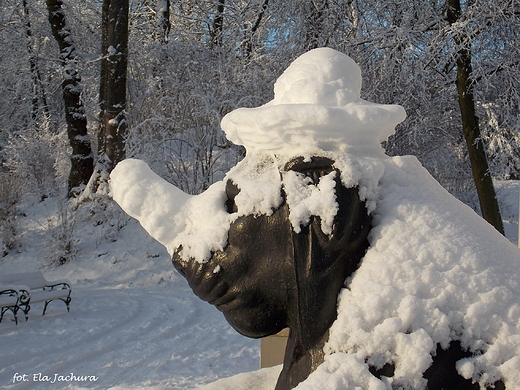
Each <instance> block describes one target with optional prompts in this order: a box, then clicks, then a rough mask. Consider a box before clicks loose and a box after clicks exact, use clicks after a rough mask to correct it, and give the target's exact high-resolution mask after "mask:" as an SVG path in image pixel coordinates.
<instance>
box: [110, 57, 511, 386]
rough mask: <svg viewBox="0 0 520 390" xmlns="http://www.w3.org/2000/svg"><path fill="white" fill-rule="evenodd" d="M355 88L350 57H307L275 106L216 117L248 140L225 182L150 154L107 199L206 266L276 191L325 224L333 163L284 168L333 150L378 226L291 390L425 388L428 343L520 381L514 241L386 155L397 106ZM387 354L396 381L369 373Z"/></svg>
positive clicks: (465, 363)
mask: <svg viewBox="0 0 520 390" xmlns="http://www.w3.org/2000/svg"><path fill="white" fill-rule="evenodd" d="M360 85H361V78H360V72H359V68H357V65H355V64H354V62H353V61H352V60H351V59H350V58H349V57H347V56H345V55H343V54H340V53H338V52H335V51H333V50H330V49H316V50H313V51H311V52H309V53H306V54H304V55H303V56H301V57H300V58H299V59H297V60H296V61H295V62H294V63H293V64H292V65H291V67H289V68H288V69H287V70H286V72H285V73H284V74H283V75H282V76H281V77H280V79H279V80H278V82H277V83H276V85H275V99H274V100H273V101H272V102H270V103H268V104H266V105H264V106H262V107H259V108H257V109H239V110H236V111H234V112H232V113H230V114H228V116H226V117H225V118H224V119H223V121H222V126H223V128H224V130H225V131H226V133H227V134H228V137H229V138H230V139H231V140H233V141H234V142H237V143H241V144H243V145H245V146H246V148H247V156H246V158H245V159H244V160H243V161H242V162H240V163H239V164H238V165H237V166H236V167H234V168H233V169H232V170H231V171H230V172H229V173H228V174H227V176H226V178H225V179H224V180H223V181H221V182H218V183H215V184H214V185H213V186H211V187H210V188H209V189H208V190H207V191H206V192H204V193H203V194H201V195H197V196H188V195H186V194H183V193H181V192H179V190H177V189H175V188H172V187H171V186H170V185H169V184H166V183H165V182H164V181H163V180H162V179H161V178H159V177H158V176H157V175H155V174H154V173H153V172H151V171H150V169H149V168H148V166H147V165H146V164H145V163H143V162H141V161H137V160H127V161H124V162H122V163H120V164H119V165H118V166H117V167H116V169H115V170H114V171H113V174H112V177H111V180H112V191H113V195H114V199H115V200H116V201H117V202H118V203H119V204H120V205H121V206H122V207H123V209H124V210H125V211H127V212H128V213H129V214H130V215H132V216H134V217H135V218H137V219H138V220H139V221H140V222H141V224H142V225H143V226H144V227H145V229H146V230H147V231H148V232H149V234H150V235H151V236H153V237H154V238H156V239H157V240H158V241H160V242H161V243H162V244H163V245H165V247H166V248H167V249H168V251H169V253H170V254H171V253H173V251H174V250H175V249H176V248H177V247H178V246H179V245H182V247H183V251H182V256H183V257H184V258H185V259H186V260H189V259H193V260H194V261H201V262H203V261H207V260H208V259H209V257H210V255H211V252H212V251H215V250H219V249H220V250H221V249H223V248H224V247H225V245H226V241H227V231H228V229H229V226H230V224H231V223H232V222H233V221H234V220H235V219H236V218H237V217H238V216H240V215H250V214H252V215H259V214H266V215H269V214H270V213H272V211H273V210H274V209H276V208H277V207H278V206H279V205H280V204H281V202H282V198H281V190H282V189H283V190H284V192H285V193H286V195H287V202H288V204H289V208H290V221H291V223H292V226H293V229H294V231H296V232H298V231H299V229H300V227H301V226H302V225H305V224H306V223H308V221H309V218H310V216H311V215H318V216H320V217H321V220H322V229H323V231H324V232H325V233H328V232H330V231H331V227H332V221H333V219H334V215H335V213H336V212H337V208H338V206H337V203H336V201H335V193H334V185H333V184H334V180H333V179H334V177H333V175H334V173H332V174H330V175H327V176H325V177H323V178H322V179H321V181H320V183H319V184H318V185H316V186H314V185H312V184H309V183H308V182H307V181H306V179H305V178H304V177H303V175H300V174H298V173H296V172H283V166H284V165H285V163H286V162H287V161H289V160H290V159H291V158H292V157H295V156H301V155H303V156H305V157H310V156H312V155H320V156H326V157H329V158H331V159H333V160H334V161H335V166H336V167H337V168H338V169H339V171H340V172H341V181H342V183H343V184H344V185H345V186H346V187H353V186H358V188H359V192H360V196H361V198H362V199H364V200H366V202H367V207H368V209H369V211H370V212H371V214H372V216H373V227H372V230H371V233H370V237H369V240H370V248H369V249H368V251H367V253H366V255H365V257H364V259H363V260H362V263H361V265H360V267H359V269H358V270H357V271H356V273H355V274H354V275H353V276H352V277H351V278H349V280H348V281H347V287H346V288H345V289H343V290H342V292H341V294H340V296H339V304H338V318H337V320H336V322H335V323H334V324H333V326H332V328H331V332H330V339H329V342H328V343H327V345H326V346H325V352H326V358H325V362H324V363H323V364H322V365H321V366H320V367H319V368H318V369H317V370H316V371H315V372H314V373H312V374H311V375H310V376H309V378H308V379H307V380H305V381H304V382H302V383H300V385H299V386H298V387H297V389H299V390H302V389H309V390H310V389H313V390H314V389H342V390H343V389H360V388H361V389H364V390H365V389H366V390H380V389H381V390H383V389H391V388H392V386H394V388H395V387H396V386H397V387H402V388H405V389H406V388H410V389H422V388H424V386H425V382H424V380H423V379H422V374H423V373H424V371H425V370H426V369H427V368H428V366H429V365H430V364H431V362H432V354H434V353H435V350H436V345H437V344H440V345H441V346H442V347H443V348H447V347H448V345H449V343H450V342H451V341H453V340H460V341H461V343H462V346H463V347H464V348H466V349H468V350H470V351H471V352H473V353H474V356H473V357H471V358H467V359H463V360H461V361H459V362H458V364H457V368H458V370H459V372H460V374H461V375H462V376H464V377H465V378H471V379H472V380H473V381H475V382H479V383H480V384H481V385H482V386H484V385H489V384H493V383H494V382H496V381H497V380H498V379H502V380H503V381H504V382H505V384H506V387H508V388H516V387H517V386H518V385H517V384H518V383H520V329H519V327H520V252H519V250H518V248H516V247H515V246H514V245H512V244H511V243H510V242H509V241H508V240H507V239H505V238H504V237H503V236H501V235H500V234H499V233H498V232H497V231H496V230H495V229H494V228H493V227H491V226H490V225H488V224H487V223H486V222H485V221H484V220H483V219H482V218H480V217H479V216H478V215H477V214H475V213H474V212H473V210H471V209H470V208H469V207H467V206H465V205H464V204H463V203H461V202H460V201H458V200H456V199H455V198H454V197H452V196H451V195H450V194H449V193H447V192H446V191H445V190H444V189H443V188H442V187H441V186H440V185H439V184H438V183H437V182H436V181H435V180H434V179H433V178H432V177H431V176H430V175H429V174H428V172H427V171H426V170H425V169H424V168H423V167H422V166H421V165H420V163H419V162H418V161H417V159H416V158H414V157H393V158H390V157H388V156H386V155H385V154H384V152H383V149H382V148H381V146H380V142H381V141H382V140H384V139H385V138H386V137H387V136H388V135H390V134H391V133H392V131H393V128H394V126H395V125H396V124H397V123H398V122H400V121H402V120H403V119H404V117H405V115H404V111H403V110H402V108H400V107H399V106H382V105H377V104H373V103H368V102H364V101H362V100H361V99H359V88H360ZM336 110H339V112H341V115H339V114H338V115H339V116H338V117H335V116H334V115H336V114H333V112H334V113H335V112H336ZM338 118H340V119H338ZM336 119H337V120H336ZM310 141H312V142H310ZM281 172H283V173H281ZM228 179H231V180H232V181H233V182H234V183H235V184H236V185H237V186H238V187H239V188H240V193H239V194H238V195H237V197H236V198H235V203H236V204H237V207H238V212H237V213H233V214H229V213H228V212H227V211H226V209H225V200H226V195H225V183H226V181H227V180H228ZM273 261H276V259H273ZM385 363H392V364H394V365H395V367H396V370H395V375H394V377H393V378H384V377H382V379H381V380H380V379H377V378H376V377H374V376H373V375H372V374H371V373H370V372H369V370H368V368H369V366H376V367H382V366H383V365H384V364H385Z"/></svg>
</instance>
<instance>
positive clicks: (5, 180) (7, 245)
mask: <svg viewBox="0 0 520 390" xmlns="http://www.w3.org/2000/svg"><path fill="white" fill-rule="evenodd" d="M20 189H21V188H20V180H19V178H17V177H16V176H14V175H13V174H12V173H10V172H2V173H0V240H1V241H0V244H1V246H2V247H1V248H0V250H1V255H2V256H3V255H6V254H7V252H8V251H10V250H12V249H14V248H16V245H17V232H18V202H19V200H20Z"/></svg>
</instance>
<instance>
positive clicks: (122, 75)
mask: <svg viewBox="0 0 520 390" xmlns="http://www.w3.org/2000/svg"><path fill="white" fill-rule="evenodd" d="M101 33H102V42H101V53H102V55H103V58H102V59H101V77H100V84H99V105H100V109H101V112H100V116H99V132H98V157H99V162H100V163H101V164H103V166H104V168H105V169H106V170H107V171H108V172H111V171H112V169H113V168H114V167H115V166H116V164H117V163H118V162H119V161H121V160H123V159H124V158H125V139H126V129H127V124H126V118H125V115H126V112H125V110H126V75H127V63H128V0H103V6H102V21H101Z"/></svg>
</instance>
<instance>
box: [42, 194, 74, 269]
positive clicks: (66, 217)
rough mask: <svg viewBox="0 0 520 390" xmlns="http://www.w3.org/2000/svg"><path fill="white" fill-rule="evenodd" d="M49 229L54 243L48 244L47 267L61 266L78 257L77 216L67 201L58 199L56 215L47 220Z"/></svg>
mask: <svg viewBox="0 0 520 390" xmlns="http://www.w3.org/2000/svg"><path fill="white" fill-rule="evenodd" d="M47 229H48V230H49V231H50V235H51V237H52V241H50V242H49V243H48V248H49V254H48V255H47V262H46V265H48V266H59V265H63V264H65V263H68V262H70V261H72V260H74V258H75V257H76V254H77V247H76V234H75V233H76V216H75V214H74V213H72V212H71V206H70V205H69V203H68V202H67V201H66V200H63V199H61V198H59V199H58V207H57V211H56V214H55V215H54V216H50V217H49V218H47Z"/></svg>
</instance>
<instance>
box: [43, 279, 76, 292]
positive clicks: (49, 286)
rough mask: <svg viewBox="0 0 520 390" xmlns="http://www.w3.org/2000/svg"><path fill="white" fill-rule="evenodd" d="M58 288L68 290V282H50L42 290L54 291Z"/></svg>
mask: <svg viewBox="0 0 520 390" xmlns="http://www.w3.org/2000/svg"><path fill="white" fill-rule="evenodd" d="M58 288H61V289H62V290H70V282H69V281H68V280H55V281H52V282H47V284H46V285H45V287H44V288H43V289H44V290H47V289H50V290H56V289H58Z"/></svg>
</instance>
